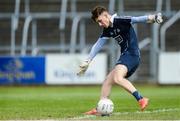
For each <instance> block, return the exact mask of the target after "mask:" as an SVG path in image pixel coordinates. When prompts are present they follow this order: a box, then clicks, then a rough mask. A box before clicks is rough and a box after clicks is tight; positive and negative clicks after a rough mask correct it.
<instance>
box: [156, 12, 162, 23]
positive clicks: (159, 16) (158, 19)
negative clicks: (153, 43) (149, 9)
mask: <svg viewBox="0 0 180 121" xmlns="http://www.w3.org/2000/svg"><path fill="white" fill-rule="evenodd" d="M154 21H155V22H156V23H158V24H161V23H162V22H163V18H162V14H161V13H158V14H155V15H154Z"/></svg>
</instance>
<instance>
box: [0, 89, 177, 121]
mask: <svg viewBox="0 0 180 121" xmlns="http://www.w3.org/2000/svg"><path fill="white" fill-rule="evenodd" d="M136 87H137V88H138V90H139V91H140V92H141V94H143V95H144V96H147V97H149V98H150V105H149V107H148V109H147V110H146V111H144V112H140V111H139V107H138V104H137V102H136V100H135V99H134V97H133V96H131V95H130V94H128V93H127V92H126V91H124V90H123V89H122V88H120V87H117V86H115V87H113V89H112V93H111V97H110V98H111V99H112V101H113V102H114V105H115V110H114V113H113V114H112V115H111V116H110V117H100V116H86V115H83V112H85V111H87V110H89V109H91V108H93V107H95V106H96V103H97V102H98V99H99V95H100V89H101V87H100V86H37V87H32V86H31V87H27V86H26V87H0V119H1V120H34V119H35V120H44V119H53V120H63V119H65V120H71V119H72V120H74V119H76V120H89V119H90V120H180V87H179V86H161V87H159V86H148V85H145V86H141V85H136Z"/></svg>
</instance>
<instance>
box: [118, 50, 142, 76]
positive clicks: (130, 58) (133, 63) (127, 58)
mask: <svg viewBox="0 0 180 121" xmlns="http://www.w3.org/2000/svg"><path fill="white" fill-rule="evenodd" d="M139 63H140V57H139V56H137V55H131V54H130V53H128V52H127V53H125V54H123V55H121V56H120V58H119V60H118V61H117V63H116V65H119V64H120V65H125V66H126V67H127V75H126V77H129V76H131V75H132V74H133V73H134V72H135V71H136V69H137V67H138V66H139Z"/></svg>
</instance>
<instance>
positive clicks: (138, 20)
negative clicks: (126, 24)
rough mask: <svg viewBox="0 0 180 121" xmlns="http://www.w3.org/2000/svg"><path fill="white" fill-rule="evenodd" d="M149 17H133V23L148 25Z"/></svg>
mask: <svg viewBox="0 0 180 121" xmlns="http://www.w3.org/2000/svg"><path fill="white" fill-rule="evenodd" d="M147 20H148V16H139V17H131V23H132V24H134V23H146V22H147Z"/></svg>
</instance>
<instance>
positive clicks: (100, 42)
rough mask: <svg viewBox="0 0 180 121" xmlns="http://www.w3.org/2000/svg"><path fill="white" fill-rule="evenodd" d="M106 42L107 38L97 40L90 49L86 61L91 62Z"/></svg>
mask: <svg viewBox="0 0 180 121" xmlns="http://www.w3.org/2000/svg"><path fill="white" fill-rule="evenodd" d="M106 41H107V38H99V39H98V40H97V42H96V43H95V44H94V45H93V47H92V48H91V51H90V54H89V57H88V60H92V59H93V58H94V57H95V56H96V54H97V53H98V52H99V51H100V50H101V48H102V47H103V45H104V44H105V43H106Z"/></svg>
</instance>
